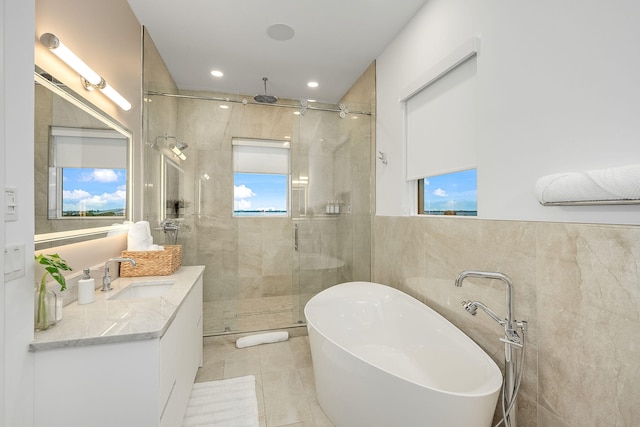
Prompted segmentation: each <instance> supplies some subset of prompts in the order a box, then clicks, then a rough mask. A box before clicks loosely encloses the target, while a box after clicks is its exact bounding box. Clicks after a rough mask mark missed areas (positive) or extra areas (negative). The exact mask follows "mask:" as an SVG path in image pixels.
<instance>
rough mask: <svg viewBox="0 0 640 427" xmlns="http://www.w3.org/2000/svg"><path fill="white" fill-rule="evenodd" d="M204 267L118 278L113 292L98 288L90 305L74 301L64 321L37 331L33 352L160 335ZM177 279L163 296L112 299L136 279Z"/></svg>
mask: <svg viewBox="0 0 640 427" xmlns="http://www.w3.org/2000/svg"><path fill="white" fill-rule="evenodd" d="M203 271H204V266H187V267H181V268H180V269H179V270H178V271H176V272H175V273H174V274H173V275H171V276H147V277H127V278H119V279H116V280H114V281H113V282H111V287H112V288H113V290H112V291H109V292H102V291H101V290H100V288H98V289H97V290H96V291H95V301H94V302H93V303H91V304H78V303H77V302H73V303H71V304H69V305H67V306H66V307H64V309H63V311H62V320H61V321H60V322H58V323H57V324H56V325H55V326H53V327H52V328H49V329H48V330H46V331H39V332H36V333H35V339H34V341H33V342H32V343H31V344H30V346H29V347H30V350H31V351H44V350H53V349H59V348H68V347H80V346H87V345H99V344H110V343H117V342H124V341H134V340H146V339H153V338H160V337H162V335H164V333H165V331H166V330H167V328H168V327H169V325H170V324H171V322H172V321H173V319H174V317H175V315H176V312H177V310H178V308H179V307H180V305H181V304H182V302H183V301H184V299H185V297H186V296H187V295H188V294H189V292H190V291H191V289H192V288H193V285H194V284H195V283H196V281H197V280H198V278H199V277H200V276H201V275H202V273H203ZM166 280H175V283H174V284H173V285H172V286H171V289H170V290H169V291H167V293H166V294H164V295H163V296H162V297H155V298H144V299H130V300H120V299H109V298H110V297H111V296H113V295H115V294H116V293H117V292H119V291H120V290H121V289H123V288H125V287H126V286H127V285H129V284H131V283H133V282H147V281H166Z"/></svg>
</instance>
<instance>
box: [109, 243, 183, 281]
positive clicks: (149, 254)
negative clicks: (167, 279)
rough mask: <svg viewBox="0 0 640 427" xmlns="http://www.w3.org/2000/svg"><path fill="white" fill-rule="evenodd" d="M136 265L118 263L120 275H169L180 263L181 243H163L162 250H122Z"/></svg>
mask: <svg viewBox="0 0 640 427" xmlns="http://www.w3.org/2000/svg"><path fill="white" fill-rule="evenodd" d="M122 256H123V257H127V258H133V259H134V260H135V261H136V266H135V267H134V266H132V265H131V264H130V263H128V262H122V263H120V277H141V276H169V275H171V274H173V273H175V272H176V270H178V269H179V268H180V266H181V265H182V245H164V250H163V251H122Z"/></svg>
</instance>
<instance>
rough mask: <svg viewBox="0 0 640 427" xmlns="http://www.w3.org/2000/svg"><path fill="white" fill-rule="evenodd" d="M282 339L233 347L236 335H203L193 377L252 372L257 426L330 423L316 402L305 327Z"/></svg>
mask: <svg viewBox="0 0 640 427" xmlns="http://www.w3.org/2000/svg"><path fill="white" fill-rule="evenodd" d="M289 334H290V336H291V338H289V340H288V341H285V342H281V343H274V344H263V345H259V346H255V347H247V348H242V349H237V348H236V347H235V340H236V339H237V338H239V337H241V336H242V335H222V336H216V337H206V338H205V339H204V363H203V366H202V368H200V370H199V371H198V374H197V376H196V382H204V381H213V380H221V379H227V378H234V377H240V376H244V375H254V376H255V377H256V396H257V398H258V410H259V413H260V426H261V427H283V426H290V427H334V426H333V424H332V423H331V421H329V419H328V418H327V416H326V415H325V414H324V412H322V409H321V408H320V406H319V405H318V402H317V401H316V393H315V383H314V378H313V367H312V365H311V351H310V349H309V339H308V337H307V336H306V330H305V328H292V329H291V330H290V332H289Z"/></svg>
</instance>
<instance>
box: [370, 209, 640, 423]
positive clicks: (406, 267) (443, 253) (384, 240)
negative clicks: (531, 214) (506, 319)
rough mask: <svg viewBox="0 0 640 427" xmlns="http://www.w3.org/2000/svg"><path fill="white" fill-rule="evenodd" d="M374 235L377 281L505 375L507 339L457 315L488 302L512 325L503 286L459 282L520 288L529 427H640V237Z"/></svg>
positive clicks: (448, 226)
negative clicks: (447, 325)
mask: <svg viewBox="0 0 640 427" xmlns="http://www.w3.org/2000/svg"><path fill="white" fill-rule="evenodd" d="M373 225H374V228H373V230H374V232H373V236H374V239H373V253H374V264H373V270H372V271H373V280H374V281H376V282H379V283H384V284H388V285H391V286H394V287H398V288H400V289H402V290H404V291H406V292H408V293H409V294H412V295H414V296H415V297H416V298H418V299H419V300H421V301H423V302H426V303H427V304H428V305H429V306H431V307H432V308H434V309H435V310H436V311H438V312H440V313H441V314H442V315H443V316H445V317H446V318H448V319H449V320H450V321H451V322H452V323H453V324H455V325H456V326H458V327H459V328H460V329H462V330H463V331H464V332H465V333H466V334H467V335H469V336H470V337H471V338H472V339H474V340H475V341H476V342H477V343H478V344H479V345H480V346H481V347H482V348H484V349H485V351H487V353H488V354H490V355H491V356H492V357H493V358H494V360H496V362H497V363H498V365H499V366H502V365H503V361H502V358H503V354H502V352H503V348H502V346H503V345H502V343H500V342H499V341H498V340H497V338H498V337H499V335H500V333H501V332H500V328H499V327H498V326H497V325H496V324H495V322H493V321H492V320H491V319H489V318H488V316H484V315H478V316H469V315H468V314H467V313H466V312H464V310H463V309H462V308H461V307H460V305H459V304H460V301H461V300H463V299H474V300H480V301H482V302H484V303H485V304H487V305H488V306H490V307H492V308H493V309H494V310H495V311H497V312H498V313H499V314H503V313H502V312H503V310H504V301H505V300H504V286H503V285H501V284H500V283H499V282H495V281H487V280H482V279H474V280H472V279H468V280H465V281H464V283H463V285H462V287H461V288H456V287H454V286H453V282H454V279H455V277H456V275H457V274H458V273H459V272H460V271H462V270H469V269H475V270H490V271H501V272H504V273H506V274H508V275H509V276H510V277H511V278H512V279H513V292H514V315H515V317H516V318H517V319H518V320H527V321H528V332H527V335H526V338H527V351H526V360H525V374H524V375H525V376H524V379H523V386H522V389H521V392H520V393H521V395H520V398H519V399H520V400H519V402H520V403H519V415H518V419H519V425H521V426H558V427H564V426H600V425H612V426H613V425H615V426H631V425H637V424H638V422H639V421H640V409H638V405H637V402H638V401H639V400H640V387H638V386H637V384H639V383H640V367H639V365H638V363H637V361H638V360H640V346H638V342H640V320H639V314H640V310H639V308H640V307H639V306H640V285H639V282H640V281H639V277H638V275H639V271H638V266H637V265H638V260H639V259H640V227H634V226H607V225H589V224H556V223H535V222H521V221H489V220H478V219H469V218H445V217H442V218H433V217H427V218H414V217H375V218H374V224H373ZM416 236H419V237H416ZM421 248H422V249H421ZM421 251H422V252H421ZM416 254H422V259H418V258H417V257H416ZM418 264H420V265H422V267H418V266H417V265H418Z"/></svg>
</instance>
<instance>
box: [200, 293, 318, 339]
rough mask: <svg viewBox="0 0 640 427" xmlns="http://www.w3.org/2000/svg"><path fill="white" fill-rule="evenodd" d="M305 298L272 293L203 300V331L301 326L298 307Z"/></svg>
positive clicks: (304, 301) (254, 329) (220, 332)
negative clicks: (266, 295) (221, 299)
mask: <svg viewBox="0 0 640 427" xmlns="http://www.w3.org/2000/svg"><path fill="white" fill-rule="evenodd" d="M307 300H308V298H299V297H298V296H295V297H294V296H291V295H289V296H274V297H262V298H245V299H239V300H225V301H205V302H204V303H203V304H204V307H203V309H204V313H203V314H204V335H205V336H208V335H220V334H226V333H230V332H233V333H238V332H255V331H264V330H268V329H280V328H288V327H292V326H300V324H301V323H302V322H299V320H302V319H301V318H300V317H299V315H298V313H299V311H300V310H298V307H300V305H301V304H302V306H303V307H304V303H306V301H307Z"/></svg>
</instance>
